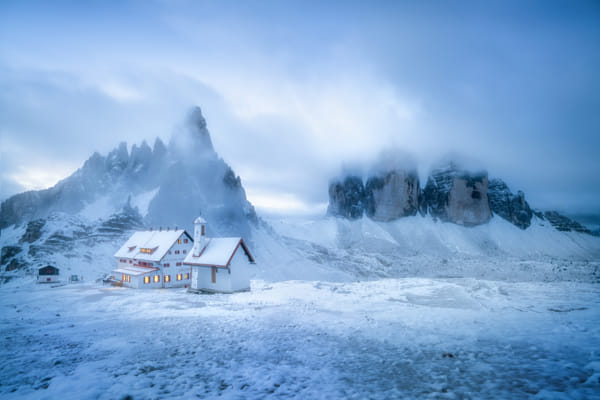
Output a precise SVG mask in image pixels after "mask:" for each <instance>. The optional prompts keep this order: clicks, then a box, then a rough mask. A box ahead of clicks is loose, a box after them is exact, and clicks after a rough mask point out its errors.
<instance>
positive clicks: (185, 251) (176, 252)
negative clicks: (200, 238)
mask: <svg viewBox="0 0 600 400" xmlns="http://www.w3.org/2000/svg"><path fill="white" fill-rule="evenodd" d="M179 253H180V252H179V250H175V254H179ZM181 253H183V254H186V253H187V250H181ZM169 254H171V250H169Z"/></svg>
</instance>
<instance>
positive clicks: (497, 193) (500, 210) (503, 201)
mask: <svg viewBox="0 0 600 400" xmlns="http://www.w3.org/2000/svg"><path fill="white" fill-rule="evenodd" d="M488 197H489V199H490V207H491V209H492V211H493V212H494V214H496V215H498V216H500V217H502V218H504V219H505V220H507V221H508V222H510V223H512V224H514V225H516V226H518V227H519V228H521V229H527V228H528V227H529V225H531V218H532V217H533V212H532V211H531V208H530V207H529V204H528V203H527V202H526V201H525V194H524V193H523V192H521V191H518V192H517V194H513V193H512V192H511V191H510V189H509V188H508V186H507V185H506V183H504V182H503V181H502V180H500V179H492V180H491V181H490V183H489V187H488Z"/></svg>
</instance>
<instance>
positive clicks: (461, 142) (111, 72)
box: [0, 1, 600, 213]
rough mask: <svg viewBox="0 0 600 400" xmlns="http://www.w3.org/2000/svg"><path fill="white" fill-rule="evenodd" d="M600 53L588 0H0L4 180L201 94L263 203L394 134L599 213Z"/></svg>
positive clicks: (598, 9) (297, 194) (59, 174)
mask: <svg viewBox="0 0 600 400" xmlns="http://www.w3.org/2000/svg"><path fill="white" fill-rule="evenodd" d="M599 71H600V2H598V1H590V2H585V1H539V2H536V1H515V2H505V1H502V2H500V1H499V2H488V1H473V2H468V1H456V2H453V1H439V2H436V1H414V2H408V1H406V2H402V1H395V2H374V1H365V2H362V4H360V3H358V2H350V1H340V2H333V1H328V2H321V1H316V2H311V1H298V2H286V1H273V2H270V1H256V2H254V1H243V2H227V1H214V2H201V1H154V2H152V1H118V2H117V1H115V2H111V1H97V2H96V1H85V2H83V1H39V2H36V1H1V2H0V151H1V154H0V174H1V177H0V178H1V181H0V183H1V187H0V199H4V198H6V197H7V196H9V195H11V194H14V193H18V192H21V191H24V190H26V189H40V188H46V187H49V186H52V185H54V184H55V183H56V182H57V181H58V180H59V179H62V178H64V177H66V176H68V175H69V174H71V173H72V172H74V171H75V170H76V169H77V168H78V167H80V166H81V165H82V163H83V162H84V161H85V160H86V159H87V158H88V157H89V156H90V155H91V154H92V152H94V151H100V152H101V153H106V152H108V151H109V150H111V149H112V148H114V147H115V146H117V144H118V143H119V142H120V141H127V142H128V143H129V145H130V146H131V144H133V143H140V142H141V141H142V140H144V139H146V140H147V141H148V142H149V143H152V142H153V141H154V138H156V137H161V138H162V139H164V140H165V141H166V140H168V139H169V137H170V135H171V133H172V131H173V130H174V128H175V126H176V125H177V124H178V123H179V122H180V121H181V120H182V119H183V118H184V116H185V114H186V112H187V110H188V109H189V108H190V107H191V106H193V105H199V106H200V107H201V108H202V110H203V112H204V115H205V117H206V119H207V122H208V128H209V130H210V132H211V134H212V139H213V143H214V145H215V148H216V150H217V152H218V153H219V154H220V155H221V157H223V158H224V159H225V160H226V161H227V162H228V163H229V164H230V165H231V166H232V167H233V168H234V170H235V172H236V173H237V174H238V175H240V176H241V178H242V182H243V184H244V187H245V188H246V191H247V194H248V197H249V199H250V201H252V202H253V203H254V204H255V205H256V206H258V208H259V210H263V211H264V210H265V209H266V208H270V209H272V210H274V211H280V212H284V213H287V212H290V213H294V212H315V211H316V212H324V207H325V203H326V202H327V183H328V181H329V179H330V178H331V177H332V176H334V175H336V174H338V173H339V172H340V170H341V168H342V165H360V164H361V163H366V164H368V163H369V162H370V160H372V159H374V158H375V157H376V155H377V154H378V153H380V152H381V151H382V150H385V149H388V150H389V149H399V150H398V154H403V153H404V152H409V153H412V154H414V156H415V158H416V159H417V160H418V161H419V168H420V172H421V175H422V176H424V177H425V176H426V173H427V171H428V168H429V167H430V165H431V163H432V162H435V160H436V159H438V158H439V157H441V156H443V155H445V154H447V153H453V154H460V155H464V156H465V157H468V158H472V159H475V160H478V162H480V163H481V164H482V165H484V166H485V167H486V168H487V170H488V172H489V174H490V176H491V177H501V178H503V179H504V180H505V181H506V182H507V183H508V184H509V186H510V187H511V188H512V189H513V191H516V190H518V189H521V190H523V191H524V192H525V193H526V196H527V199H528V200H529V201H530V203H531V204H532V205H533V206H534V207H537V208H556V209H560V210H564V211H593V212H600V72H599ZM422 184H423V185H424V182H423V183H422Z"/></svg>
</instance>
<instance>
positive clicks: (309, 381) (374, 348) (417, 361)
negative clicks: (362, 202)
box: [0, 278, 600, 399]
mask: <svg viewBox="0 0 600 400" xmlns="http://www.w3.org/2000/svg"><path fill="white" fill-rule="evenodd" d="M599 303H600V287H599V286H598V285H596V284H585V283H580V282H579V283H570V282H555V283H540V282H535V283H531V282H528V283H508V282H498V281H486V280H479V279H421V278H404V279H385V280H377V281H369V282H354V283H328V282H318V281H314V282H310V281H286V282H279V283H267V282H264V281H253V287H252V291H251V292H247V293H239V294H233V295H193V294H188V293H186V292H185V290H183V289H175V290H173V289H171V290H153V291H136V290H131V289H116V288H109V287H102V286H100V285H97V284H92V283H88V284H72V285H67V286H63V287H56V288H52V287H50V286H36V287H31V286H30V285H17V284H9V285H8V286H5V287H3V293H2V297H1V298H0V312H1V315H2V316H3V317H2V320H1V325H0V335H1V336H0V337H2V342H3V346H2V349H1V350H0V377H1V379H0V382H1V385H0V397H1V398H3V399H15V398H33V399H36V398H39V399H53V398H62V399H71V398H72V399H119V398H123V397H124V396H126V395H130V396H132V397H133V398H134V399H151V398H215V397H217V396H220V397H222V398H264V397H267V396H273V397H300V398H327V399H330V398H357V399H362V398H381V399H384V398H385V399H389V398H450V399H454V398H463V399H464V398H488V399H501V398H502V399H509V398H510V399H518V398H539V399H546V398H564V399H573V398H580V399H592V398H600V350H599V349H600V323H599V322H600V307H599V306H600V304H599Z"/></svg>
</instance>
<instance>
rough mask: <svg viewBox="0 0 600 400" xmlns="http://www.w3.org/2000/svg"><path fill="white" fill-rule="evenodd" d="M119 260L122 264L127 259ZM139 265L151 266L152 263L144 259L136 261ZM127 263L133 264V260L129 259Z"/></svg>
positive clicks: (125, 262)
mask: <svg viewBox="0 0 600 400" xmlns="http://www.w3.org/2000/svg"><path fill="white" fill-rule="evenodd" d="M119 262H122V263H124V264H127V260H124V259H120V260H119ZM137 263H138V264H139V265H140V266H142V267H151V266H152V263H151V262H146V261H138V262H137ZM129 264H133V260H129Z"/></svg>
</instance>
